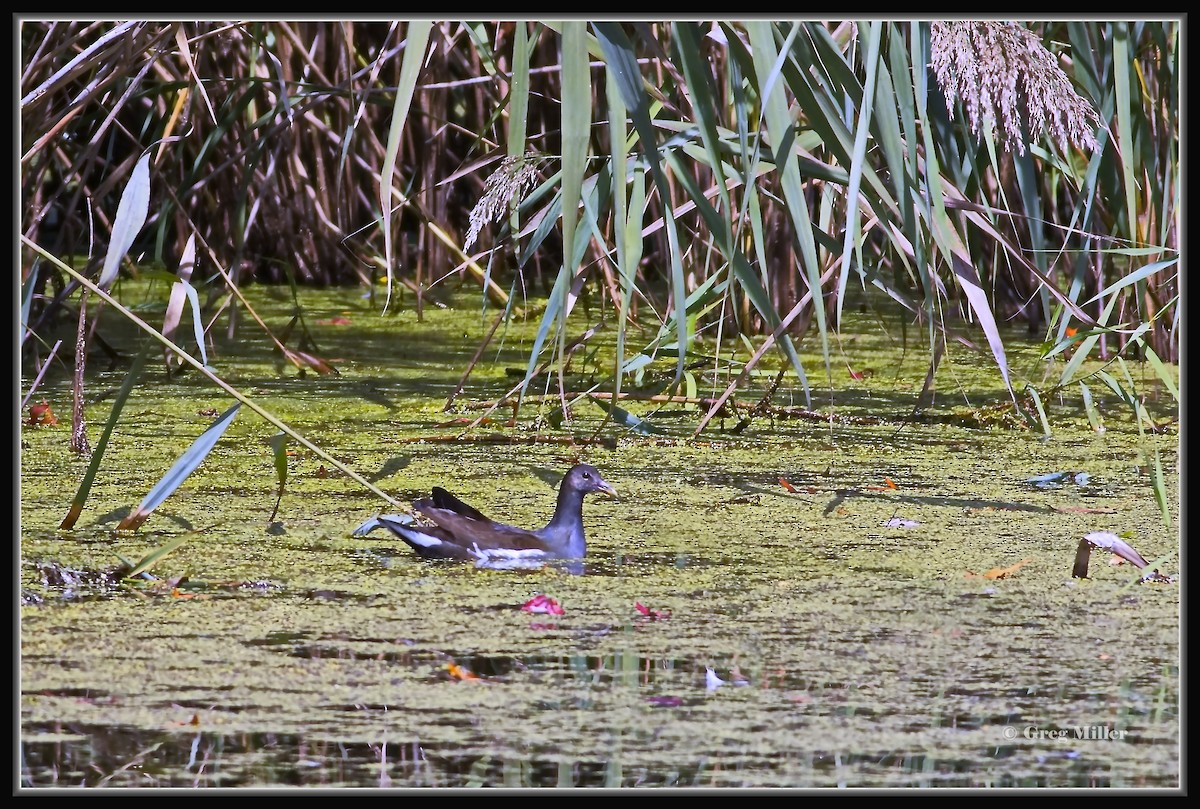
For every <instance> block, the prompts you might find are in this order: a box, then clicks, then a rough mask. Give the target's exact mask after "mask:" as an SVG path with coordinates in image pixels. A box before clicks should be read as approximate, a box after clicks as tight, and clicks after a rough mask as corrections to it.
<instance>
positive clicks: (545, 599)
mask: <svg viewBox="0 0 1200 809" xmlns="http://www.w3.org/2000/svg"><path fill="white" fill-rule="evenodd" d="M521 609H522V610H523V611H524V612H534V613H538V614H541V615H562V614H563V613H564V610H563V608H562V607H560V606H559V604H558V602H557V601H555V600H554V599H553V598H551V597H550V596H548V595H545V594H542V593H539V594H538V595H535V596H534V597H533V598H531V599H529V600H528V601H526V602H525V603H524V604H522V605H521Z"/></svg>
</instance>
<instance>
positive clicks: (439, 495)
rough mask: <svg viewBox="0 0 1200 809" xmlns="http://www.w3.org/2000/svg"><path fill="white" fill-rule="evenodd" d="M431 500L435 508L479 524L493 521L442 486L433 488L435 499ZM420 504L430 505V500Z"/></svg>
mask: <svg viewBox="0 0 1200 809" xmlns="http://www.w3.org/2000/svg"><path fill="white" fill-rule="evenodd" d="M430 499H431V500H432V502H433V506H434V507H435V508H440V509H445V510H446V511H453V512H455V513H456V514H461V515H462V516H464V517H470V518H471V519H472V520H478V521H479V522H491V521H492V520H491V519H490V518H488V517H486V516H484V515H483V513H482V512H481V511H479V510H478V509H477V508H474V507H473V506H469V505H467V504H466V503H464V502H463V501H462V500H459V499H458V498H457V497H455V496H454V495H452V494H450V492H448V491H446V490H445V489H443V488H442V487H441V486H434V487H433V497H432V498H430ZM418 502H423V503H428V502H429V500H423V501H418ZM418 508H419V507H418Z"/></svg>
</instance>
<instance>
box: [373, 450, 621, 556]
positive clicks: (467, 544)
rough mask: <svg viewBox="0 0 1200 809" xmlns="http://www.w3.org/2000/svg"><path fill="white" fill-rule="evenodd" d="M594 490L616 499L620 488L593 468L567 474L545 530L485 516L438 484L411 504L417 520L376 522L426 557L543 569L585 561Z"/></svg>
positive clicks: (381, 518)
mask: <svg viewBox="0 0 1200 809" xmlns="http://www.w3.org/2000/svg"><path fill="white" fill-rule="evenodd" d="M591 492H603V493H604V494H607V495H609V496H610V497H616V496H617V493H616V490H615V489H613V487H612V486H610V485H609V484H608V482H607V481H606V480H605V479H604V478H603V477H601V476H600V472H599V470H597V469H596V467H594V466H590V465H589V464H577V465H575V466H573V467H571V468H570V469H569V470H567V473H566V474H565V475H564V476H563V479H562V482H561V483H560V484H559V486H558V503H557V504H556V505H555V507H554V516H553V517H551V518H550V522H549V523H547V524H546V527H545V528H537V529H533V530H530V529H525V528H518V527H516V526H513V525H505V524H504V523H499V522H496V521H494V520H492V519H490V518H489V517H486V516H484V515H483V514H482V513H480V512H479V511H478V510H476V509H475V508H473V507H471V506H469V505H467V504H466V503H464V502H463V501H462V500H459V499H458V498H457V497H455V496H454V495H452V494H451V493H450V492H448V491H446V490H445V489H443V488H441V487H440V486H434V487H433V493H432V496H431V497H425V498H421V499H420V500H416V501H414V502H413V512H414V515H415V518H414V519H412V520H411V521H408V522H401V521H399V519H398V518H396V517H389V516H383V515H380V516H379V517H378V518H376V519H377V521H378V523H379V524H380V525H382V526H384V527H385V528H387V529H388V530H389V531H391V532H392V533H393V534H395V535H396V536H398V537H400V538H401V539H403V540H404V541H405V542H407V543H408V544H409V546H410V547H412V549H413V550H414V551H416V552H417V554H418V555H420V556H423V557H425V558H427V559H464V560H471V561H474V562H475V564H476V566H477V567H491V568H522V567H540V566H541V565H542V563H544V562H546V561H548V560H552V559H582V558H583V556H584V555H585V554H586V553H587V541H586V539H585V537H584V532H583V498H584V496H585V495H587V494H590V493H591Z"/></svg>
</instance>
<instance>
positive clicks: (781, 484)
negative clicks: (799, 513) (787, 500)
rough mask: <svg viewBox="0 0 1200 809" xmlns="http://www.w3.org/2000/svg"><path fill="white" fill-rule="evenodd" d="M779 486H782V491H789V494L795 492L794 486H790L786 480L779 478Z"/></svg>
mask: <svg viewBox="0 0 1200 809" xmlns="http://www.w3.org/2000/svg"><path fill="white" fill-rule="evenodd" d="M779 485H780V486H782V487H783V488H784V489H786V490H787V491H789V492H795V491H796V487H795V486H793V485H792V484H790V483H788V482H787V481H786V480H784V479H783V478H780V479H779Z"/></svg>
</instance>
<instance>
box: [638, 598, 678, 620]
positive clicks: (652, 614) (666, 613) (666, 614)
mask: <svg viewBox="0 0 1200 809" xmlns="http://www.w3.org/2000/svg"><path fill="white" fill-rule="evenodd" d="M633 606H634V607H635V608H636V609H637V611H638V612H640V613H641V614H642V615H645V616H647V617H649V618H650V619H651V620H653V621H659V620H663V621H665V620H666V619H668V618H670V617H671V611H670V610H652V609H650V608H649V607H647V606H646V605H645V604H643V603H642V602H640V601H635V602H633Z"/></svg>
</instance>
